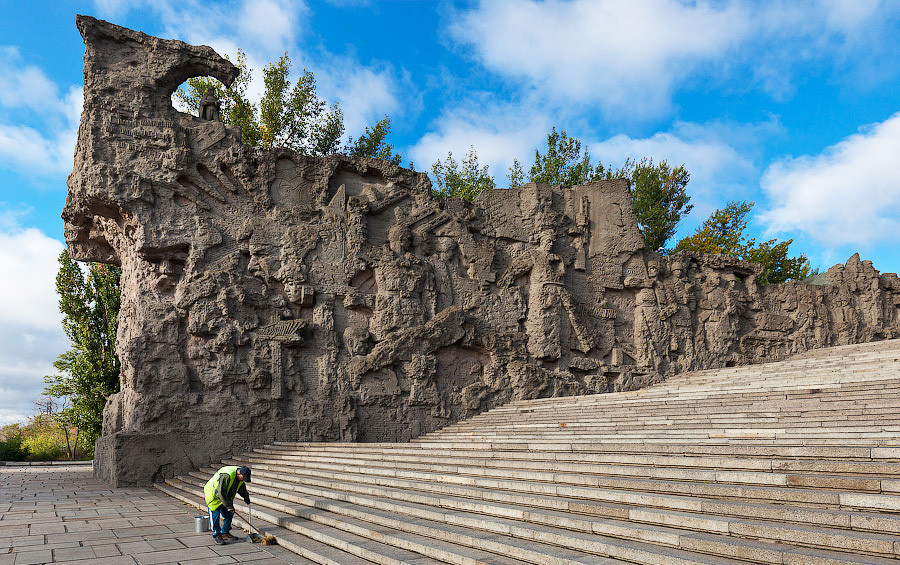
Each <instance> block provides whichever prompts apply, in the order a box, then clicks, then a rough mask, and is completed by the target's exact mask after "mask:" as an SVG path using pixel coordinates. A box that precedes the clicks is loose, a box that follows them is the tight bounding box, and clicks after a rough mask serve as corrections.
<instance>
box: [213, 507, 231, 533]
mask: <svg viewBox="0 0 900 565" xmlns="http://www.w3.org/2000/svg"><path fill="white" fill-rule="evenodd" d="M219 516H222V527H221V528H219ZM232 518H234V512H229V511H228V509H227V508H225V507H224V506H219V507H218V508H216V509H215V510H213V509H212V508H210V509H209V527H210V528H212V533H213V535H214V536H217V535H219V534H227V533H228V532H230V531H231V519H232Z"/></svg>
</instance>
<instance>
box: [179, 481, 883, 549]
mask: <svg viewBox="0 0 900 565" xmlns="http://www.w3.org/2000/svg"><path fill="white" fill-rule="evenodd" d="M212 471H213V470H212V469H209V473H211V472H212ZM195 480H196V481H197V484H198V485H201V484H202V479H201V478H200V477H197V478H196V479H195ZM286 487H289V488H286ZM198 488H199V486H198ZM255 490H256V491H258V492H261V493H263V495H265V496H270V497H277V499H279V500H287V501H291V502H296V503H300V504H304V505H315V506H316V507H317V508H327V509H329V510H332V511H334V512H338V513H342V512H349V511H352V512H353V513H354V515H355V516H357V517H359V518H361V519H365V520H368V521H377V520H378V518H377V516H378V515H379V514H380V513H378V512H377V511H376V510H374V509H380V510H386V511H387V512H388V515H392V516H397V517H398V518H395V520H399V521H400V522H403V521H404V520H403V519H401V518H399V517H405V519H406V520H410V519H421V518H425V519H428V520H430V521H432V522H436V523H438V525H437V526H434V527H437V528H445V527H447V526H465V527H467V528H469V531H471V530H473V529H474V530H481V531H484V532H488V533H500V534H505V535H511V536H513V537H515V538H520V539H522V540H532V539H536V540H540V539H545V540H553V542H552V543H556V544H559V545H562V546H564V547H565V546H569V547H582V548H584V547H593V546H592V544H591V541H590V537H585V536H590V535H591V532H593V534H596V535H598V536H602V537H604V538H608V539H622V540H624V541H630V542H636V543H641V544H646V545H647V546H648V547H652V546H667V547H668V548H671V549H682V550H691V551H697V550H699V551H703V552H709V551H710V550H711V549H712V548H716V549H715V551H712V553H713V554H714V555H716V556H718V557H720V558H725V557H734V558H743V559H747V558H750V557H752V556H760V555H761V556H763V559H764V560H765V562H773V563H775V562H777V563H782V562H785V560H787V561H791V560H796V559H801V558H806V557H807V555H808V554H807V551H808V549H809V548H801V547H797V546H794V545H788V544H784V543H772V542H767V541H764V540H763V541H761V540H759V539H757V540H749V541H751V542H752V543H748V540H746V539H742V538H740V537H734V536H732V535H715V534H708V533H704V534H703V536H702V539H698V538H696V537H695V536H696V534H697V532H695V531H692V530H687V529H680V528H673V527H660V526H654V525H650V524H646V523H641V524H636V523H632V522H626V521H621V520H609V519H602V518H593V519H591V518H590V517H581V518H577V517H574V516H572V515H571V514H569V513H562V512H553V511H543V512H541V511H536V510H530V511H529V510H527V509H525V510H522V509H519V510H518V514H515V513H514V512H515V508H513V507H509V508H508V509H507V512H508V514H506V515H498V516H495V515H492V514H488V513H486V512H485V511H486V510H487V508H486V505H485V504H484V503H477V502H470V503H469V504H468V507H467V508H465V509H463V510H456V509H454V508H451V507H450V506H452V504H451V500H450V499H449V498H446V497H445V498H444V499H439V500H441V505H440V506H431V505H428V504H422V503H414V502H399V501H394V500H391V499H388V498H384V497H380V496H375V495H364V494H356V493H346V492H344V491H340V490H335V489H333V488H332V489H328V488H315V487H312V486H309V485H308V484H303V485H297V484H296V483H293V484H275V485H273V486H272V487H267V486H264V485H262V484H259V485H257V486H256V487H255ZM322 499H331V500H334V501H335V502H333V503H329V502H322ZM493 506H496V505H493ZM366 508H368V509H371V510H365V509H366ZM371 512H376V514H375V517H373V515H372V514H371ZM382 519H384V518H382ZM392 527H397V528H403V527H404V525H403V524H396V523H392ZM777 529H778V526H777V525H776V524H761V523H756V524H749V525H744V526H743V527H739V528H738V532H736V534H735V535H742V536H745V537H751V536H752V535H753V534H765V535H774V534H773V533H772V532H774V531H775V530H777ZM816 532H818V535H819V536H820V538H818V539H820V540H822V541H827V542H830V543H832V544H834V545H832V546H831V547H835V545H837V546H839V547H840V546H842V545H849V546H850V547H846V548H844V549H849V550H851V551H853V552H854V553H852V554H848V553H844V552H842V551H825V550H818V551H819V556H820V558H824V557H825V556H827V557H828V558H829V559H832V560H833V561H832V562H834V563H840V562H848V563H850V562H856V563H858V562H860V560H859V557H860V555H861V554H862V553H869V554H870V555H871V554H873V553H874V552H879V553H881V554H882V555H894V553H893V548H894V545H893V541H894V540H895V539H896V538H894V537H891V536H879V535H876V534H859V535H857V536H856V537H852V536H844V535H841V534H840V533H838V532H826V531H825V530H824V529H822V528H819V529H810V530H809V532H808V533H806V535H804V532H802V531H799V530H797V529H794V530H792V532H791V533H792V535H794V536H796V537H797V538H798V539H806V540H808V539H812V538H813V537H814V536H815V535H816ZM608 543H609V542H608V541H604V544H603V545H604V547H605V546H606V545H607V544H608ZM575 544H583V545H581V546H579V545H575ZM646 550H647V549H645V551H646ZM606 551H609V550H608V549H604V550H603V551H600V552H599V553H601V554H603V553H605V552H606ZM886 552H890V553H886ZM606 554H607V555H610V556H612V557H625V555H626V554H624V553H618V550H613V552H612V553H606ZM758 558H759V557H757V559H758ZM667 559H669V557H668V556H667ZM869 559H870V560H872V561H870V562H873V563H874V562H879V561H875V559H877V558H876V556H875V555H871V556H870V557H869ZM537 562H539V563H542V562H545V561H541V560H539V561H537ZM642 562H650V561H642ZM665 562H669V561H668V560H667V561H665ZM885 562H894V563H896V560H893V559H891V560H889V561H885Z"/></svg>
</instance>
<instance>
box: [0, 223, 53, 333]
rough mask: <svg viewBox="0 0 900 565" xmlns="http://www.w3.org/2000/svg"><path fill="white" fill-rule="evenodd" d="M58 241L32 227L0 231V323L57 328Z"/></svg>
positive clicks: (43, 328) (42, 328)
mask: <svg viewBox="0 0 900 565" xmlns="http://www.w3.org/2000/svg"><path fill="white" fill-rule="evenodd" d="M62 250H63V245H62V243H60V242H59V241H57V240H55V239H53V238H50V237H47V236H46V235H44V234H43V233H41V232H40V231H38V230H37V229H34V228H29V229H25V230H13V231H7V230H4V231H2V232H0V265H6V267H5V268H4V275H3V277H2V278H0V296H4V297H6V298H5V299H4V300H2V301H0V324H16V325H19V326H25V327H32V328H38V329H41V330H47V329H52V328H58V327H59V324H60V320H61V315H60V313H59V309H58V308H57V304H56V287H55V278H56V271H57V270H58V268H59V264H58V263H57V262H56V260H57V257H59V254H60V253H61V252H62Z"/></svg>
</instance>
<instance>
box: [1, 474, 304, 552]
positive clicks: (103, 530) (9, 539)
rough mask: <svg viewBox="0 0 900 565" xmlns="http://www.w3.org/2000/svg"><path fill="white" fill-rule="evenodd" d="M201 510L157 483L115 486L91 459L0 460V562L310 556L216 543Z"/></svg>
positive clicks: (273, 548)
mask: <svg viewBox="0 0 900 565" xmlns="http://www.w3.org/2000/svg"><path fill="white" fill-rule="evenodd" d="M202 514H204V512H203V511H200V510H198V509H196V508H194V507H192V506H190V505H187V504H184V503H182V502H179V501H178V500H176V499H174V498H170V497H167V496H166V495H164V494H162V493H161V492H159V491H157V490H156V489H153V488H118V489H111V488H109V487H108V486H106V485H105V484H103V483H102V482H100V481H98V480H97V479H94V477H93V475H92V471H91V467H90V466H89V465H53V466H49V465H48V466H0V565H31V564H38V563H73V564H80V563H84V564H85V565H86V564H88V563H90V564H91V565H119V564H141V565H161V564H165V563H184V564H195V565H214V564H219V563H252V564H253V565H275V564H279V565H281V564H284V563H295V564H296V563H309V562H308V561H306V560H303V559H302V558H300V557H298V556H296V555H294V554H293V553H290V552H289V551H287V550H286V549H284V548H281V547H278V546H262V545H256V544H250V543H246V542H243V541H240V542H232V543H229V544H228V545H224V546H218V545H216V544H215V542H213V539H212V535H211V534H210V533H209V532H206V533H203V534H198V533H195V532H194V516H198V515H202ZM233 533H234V534H235V535H237V536H239V537H241V538H243V537H244V536H245V535H246V534H245V533H244V532H241V531H239V530H237V528H235V530H234V531H233Z"/></svg>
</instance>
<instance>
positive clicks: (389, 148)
mask: <svg viewBox="0 0 900 565" xmlns="http://www.w3.org/2000/svg"><path fill="white" fill-rule="evenodd" d="M389 133H391V119H390V118H389V117H387V115H385V116H384V117H383V118H382V119H380V120H378V123H376V124H375V127H373V128H369V127H366V131H365V133H363V134H362V135H361V136H359V138H358V139H356V140H355V141H354V139H353V138H352V137H351V138H350V139H348V140H347V145H346V147H344V153H346V154H347V155H353V156H355V157H371V158H373V159H384V160H385V161H390V162H391V163H393V164H395V165H398V166H399V165H400V161H401V160H402V159H403V156H402V155H400V154H399V153H394V146H393V145H391V144H390V143H387V141H386V138H387V135H388V134H389ZM409 168H410V169H412V163H410V164H409Z"/></svg>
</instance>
